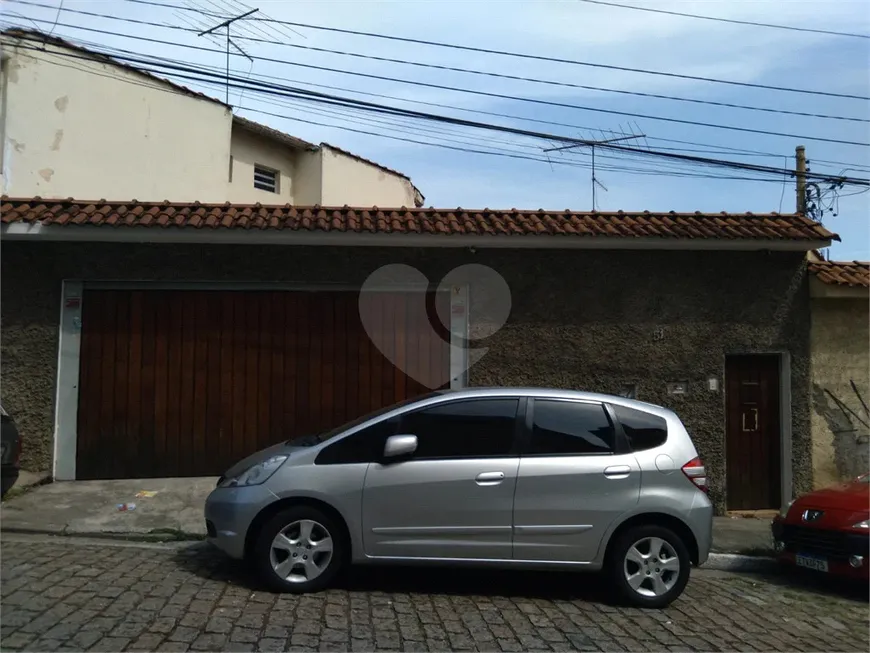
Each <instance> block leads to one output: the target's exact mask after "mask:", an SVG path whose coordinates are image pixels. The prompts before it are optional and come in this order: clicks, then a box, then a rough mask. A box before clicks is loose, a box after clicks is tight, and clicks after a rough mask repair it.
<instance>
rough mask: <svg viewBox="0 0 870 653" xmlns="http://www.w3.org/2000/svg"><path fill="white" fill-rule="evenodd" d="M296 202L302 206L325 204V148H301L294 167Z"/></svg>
mask: <svg viewBox="0 0 870 653" xmlns="http://www.w3.org/2000/svg"><path fill="white" fill-rule="evenodd" d="M294 170H295V175H294V181H295V182H296V192H295V196H296V203H297V204H299V205H300V206H314V205H315V204H320V205H323V192H322V190H323V150H317V151H314V152H310V151H303V150H300V151H299V152H297V153H296V166H295V168H294Z"/></svg>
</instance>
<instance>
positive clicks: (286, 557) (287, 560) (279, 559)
mask: <svg viewBox="0 0 870 653" xmlns="http://www.w3.org/2000/svg"><path fill="white" fill-rule="evenodd" d="M332 554H333V541H332V535H331V534H330V532H329V531H328V530H326V528H325V527H324V526H323V524H320V523H319V522H316V521H314V520H312V519H301V520H299V521H294V522H292V523H290V524H288V525H287V526H286V527H285V528H283V529H281V530H280V531H279V532H278V534H277V535H275V538H274V539H273V540H272V545H271V546H270V547H269V560H270V562H271V563H272V569H274V570H275V573H276V574H277V575H278V576H279V577H280V578H282V579H283V580H286V581H287V582H290V583H307V582H309V581H312V580H314V579H315V578H317V577H318V576H320V575H321V574H322V573H323V572H324V571H326V568H327V567H328V566H329V563H330V562H331V561H332Z"/></svg>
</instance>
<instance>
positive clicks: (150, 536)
mask: <svg viewBox="0 0 870 653" xmlns="http://www.w3.org/2000/svg"><path fill="white" fill-rule="evenodd" d="M2 533H16V534H19V535H50V536H53V537H85V538H91V539H101V540H121V541H126V542H202V541H203V540H205V535H201V534H198V533H185V532H183V531H174V530H172V531H170V530H161V529H157V530H156V531H155V532H150V533H129V532H128V533H112V532H99V531H96V532H89V531H70V530H68V529H66V528H63V529H61V530H57V529H39V528H17V527H15V526H12V527H5V526H3V527H0V534H2Z"/></svg>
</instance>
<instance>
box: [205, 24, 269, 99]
mask: <svg viewBox="0 0 870 653" xmlns="http://www.w3.org/2000/svg"><path fill="white" fill-rule="evenodd" d="M258 11H260V10H259V9H251V10H250V11H247V12H245V13H243V14H239V15H238V16H234V17H233V18H227V19H226V20H225V21H224V22H222V23H218V24H217V25H215V26H214V27H210V28H209V29H207V30H205V31H202V32H200V33H199V34H198V35H197V36H205V35H206V34H211V33H212V32H214V31H216V30H219V29H220V28H221V27H226V28H227V101H226V103H227V104H229V103H230V45H232V46H233V47H234V48H235V49H236V50H238V51H239V52H241V53H242V56H244V57H247V58H248V59H249V60H250V61H253V59H251V57H249V56H248V53H247V52H245V51H244V50H242V49H241V48H240V47H239V46H237V45H236V44H235V43H233V41H232V39H230V25H232V24H233V23H235V22H236V21H237V20H242V19H243V18H247V17H248V16H250V15H251V14H255V13H257V12H258Z"/></svg>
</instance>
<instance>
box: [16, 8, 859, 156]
mask: <svg viewBox="0 0 870 653" xmlns="http://www.w3.org/2000/svg"><path fill="white" fill-rule="evenodd" d="M18 1H20V0H18ZM34 20H36V21H37V22H46V21H40V19H34ZM59 25H61V26H63V27H68V28H71V29H79V30H84V31H88V32H96V33H100V34H107V35H111V36H116V37H124V38H131V39H135V40H138V41H146V42H149V43H159V44H161V45H170V46H175V47H180V48H187V49H192V50H197V51H200V52H210V53H214V54H226V53H225V52H224V51H221V50H215V49H213V48H205V47H202V46H196V45H187V44H184V43H176V42H171V41H164V40H162V39H152V38H148V37H145V36H135V35H132V34H123V33H119V32H116V31H109V30H101V29H97V28H93V27H82V26H80V25H71V24H68V23H59ZM231 54H233V56H241V55H238V54H236V53H231ZM117 58H119V59H123V57H122V56H120V55H118V56H117ZM251 58H252V59H254V60H257V61H267V62H271V63H278V64H282V65H285V66H296V67H300V68H308V69H311V70H321V71H325V72H333V73H338V74H342V75H352V76H356V77H364V78H367V79H377V80H380V81H389V82H396V83H400V84H409V85H413V86H420V87H425V88H434V89H439V90H445V91H451V92H457V93H468V94H472V95H480V96H484V97H492V98H499V99H504V100H513V101H517V102H528V103H533V104H540V105H545V106H554V107H561V108H567V109H575V110H579V111H592V112H596V113H605V114H611V115H618V116H628V117H633V118H644V119H647V120H657V121H661V122H668V123H673V124H681V125H691V126H694V127H706V128H710V129H721V130H727V131H737V132H744V133H750V134H759V135H763V136H773V137H780V138H788V139H799V140H810V141H818V142H822V143H836V144H840V145H853V146H856V147H870V143H862V142H859V141H849V140H843V139H836V138H826V137H823V136H810V135H806V134H803V135H802V134H790V133H784V132H774V131H767V130H763V129H753V128H750V127H738V126H736V125H720V124H718V123H707V122H699V121H694V120H683V119H680V118H670V117H666V116H654V115H648V114H642V113H632V112H628V111H617V110H615V109H600V108H597V107H588V106H582V105H575V104H567V103H565V102H555V101H551V100H541V99H536V98H525V97H521V96H515V95H505V94H501V93H490V92H487V91H481V90H475V89H469V88H461V87H454V86H446V85H442V84H432V83H428V82H421V81H417V80H409V79H402V78H398V77H388V76H385V75H374V74H371V73H363V72H359V71H349V70H342V69H338V68H330V67H327V66H318V65H315V64H304V63H298V62H292V61H285V60H282V59H275V58H271V57H251Z"/></svg>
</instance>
